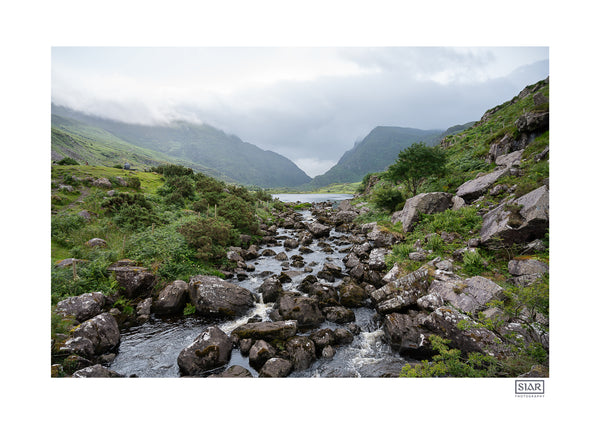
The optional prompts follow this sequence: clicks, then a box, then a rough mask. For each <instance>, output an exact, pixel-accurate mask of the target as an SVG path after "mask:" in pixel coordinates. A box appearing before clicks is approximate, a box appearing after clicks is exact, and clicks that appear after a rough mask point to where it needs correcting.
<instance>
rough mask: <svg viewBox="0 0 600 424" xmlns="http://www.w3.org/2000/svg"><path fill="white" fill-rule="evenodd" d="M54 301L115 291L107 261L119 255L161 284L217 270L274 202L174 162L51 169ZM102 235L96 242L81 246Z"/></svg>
mask: <svg viewBox="0 0 600 424" xmlns="http://www.w3.org/2000/svg"><path fill="white" fill-rule="evenodd" d="M51 205H52V220H51V236H52V240H51V255H52V262H53V264H58V263H59V262H60V261H62V260H64V259H67V258H77V259H79V260H80V261H79V262H77V264H76V265H75V268H73V267H72V266H71V267H59V266H56V265H55V266H53V268H52V275H51V282H52V289H51V294H52V303H53V304H55V303H56V302H58V301H59V300H61V299H64V298H66V297H69V296H75V295H80V294H82V293H86V292H90V291H102V292H104V293H105V294H110V293H114V292H115V291H116V286H115V281H114V279H113V278H112V276H111V275H110V273H109V272H108V271H107V268H108V266H109V265H110V264H111V263H113V262H115V261H117V260H119V259H123V258H128V259H131V260H133V261H135V262H136V263H137V264H139V265H140V266H144V267H147V268H148V269H150V270H152V272H154V273H156V275H157V276H158V278H159V279H160V281H162V282H168V281H173V280H175V279H184V280H186V279H189V277H191V276H192V275H196V274H199V273H205V274H216V275H219V269H220V268H221V267H222V266H224V265H225V264H226V261H227V258H226V257H225V252H226V251H225V249H226V248H227V247H229V246H236V245H241V243H242V238H243V237H241V236H245V237H246V239H247V240H248V241H250V242H251V241H254V240H256V239H258V238H259V237H260V236H259V231H258V228H259V225H260V223H262V222H269V221H270V219H271V218H272V213H271V212H272V210H273V208H275V207H280V206H279V205H278V202H274V201H272V199H271V197H270V196H269V195H268V194H267V193H266V192H265V191H263V190H255V191H250V190H248V189H246V188H244V187H240V186H234V185H228V184H226V183H223V182H221V181H218V180H216V179H214V178H211V177H208V176H206V175H203V174H200V173H194V172H193V171H192V170H191V169H189V168H185V167H182V166H176V165H166V166H160V167H157V168H154V169H153V170H152V172H133V171H127V170H123V169H117V168H109V167H103V166H85V165H68V166H60V165H54V166H53V167H52V200H51ZM94 238H100V239H102V240H104V242H105V243H106V244H105V245H103V246H102V247H90V246H89V244H88V243H87V242H88V241H89V240H91V239H94Z"/></svg>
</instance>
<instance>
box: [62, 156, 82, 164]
mask: <svg viewBox="0 0 600 424" xmlns="http://www.w3.org/2000/svg"><path fill="white" fill-rule="evenodd" d="M56 163H57V164H58V165H79V163H78V162H77V161H76V160H75V159H73V158H70V157H64V158H62V159H61V160H59V161H58V162H56Z"/></svg>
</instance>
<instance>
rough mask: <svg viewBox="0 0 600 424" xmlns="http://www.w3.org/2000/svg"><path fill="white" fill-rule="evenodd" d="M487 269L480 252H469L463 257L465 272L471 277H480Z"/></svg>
mask: <svg viewBox="0 0 600 424" xmlns="http://www.w3.org/2000/svg"><path fill="white" fill-rule="evenodd" d="M485 269H486V261H485V259H483V257H482V256H481V255H480V254H479V251H478V250H475V251H473V252H472V251H469V250H467V251H466V252H465V253H464V255H463V270H464V271H465V272H466V273H467V274H468V275H470V276H473V275H479V274H481V273H482V272H484V271H485Z"/></svg>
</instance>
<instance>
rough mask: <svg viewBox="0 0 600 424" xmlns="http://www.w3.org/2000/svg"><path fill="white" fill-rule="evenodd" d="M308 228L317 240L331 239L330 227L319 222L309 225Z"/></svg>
mask: <svg viewBox="0 0 600 424" xmlns="http://www.w3.org/2000/svg"><path fill="white" fill-rule="evenodd" d="M306 228H307V229H308V231H310V233H311V234H312V235H313V237H315V238H322V237H329V233H330V231H331V228H330V227H328V226H326V225H323V224H319V223H318V222H311V223H309V224H307V226H306Z"/></svg>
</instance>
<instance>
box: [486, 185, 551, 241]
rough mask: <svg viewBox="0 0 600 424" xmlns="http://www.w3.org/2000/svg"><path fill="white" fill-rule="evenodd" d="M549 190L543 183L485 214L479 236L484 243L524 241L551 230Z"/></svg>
mask: <svg viewBox="0 0 600 424" xmlns="http://www.w3.org/2000/svg"><path fill="white" fill-rule="evenodd" d="M549 200H550V197H549V192H548V188H547V187H546V186H541V187H539V188H537V189H535V190H533V191H531V192H529V193H527V194H525V195H524V196H521V197H519V198H518V199H517V200H516V201H514V202H511V203H506V202H505V203H502V204H501V205H500V206H498V207H496V208H494V209H492V210H491V211H490V212H488V213H487V214H485V215H484V216H483V222H482V225H481V231H480V238H481V243H482V244H484V245H494V244H496V243H498V242H500V243H502V244H504V245H509V246H510V245H512V244H513V243H524V242H528V241H531V240H534V239H536V238H541V237H544V235H545V234H546V232H547V231H548V227H549V223H550V218H549Z"/></svg>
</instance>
